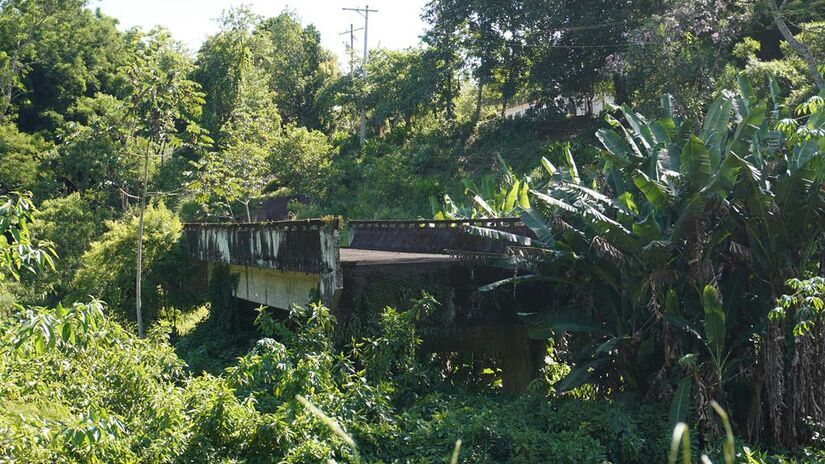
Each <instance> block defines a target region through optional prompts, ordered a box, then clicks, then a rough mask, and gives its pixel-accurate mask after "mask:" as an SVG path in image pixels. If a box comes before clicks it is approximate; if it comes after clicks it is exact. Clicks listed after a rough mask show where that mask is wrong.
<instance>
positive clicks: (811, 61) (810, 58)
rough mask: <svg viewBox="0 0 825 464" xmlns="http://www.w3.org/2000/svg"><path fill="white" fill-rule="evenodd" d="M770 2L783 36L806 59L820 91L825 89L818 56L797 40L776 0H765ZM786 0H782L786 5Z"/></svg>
mask: <svg viewBox="0 0 825 464" xmlns="http://www.w3.org/2000/svg"><path fill="white" fill-rule="evenodd" d="M765 2H766V3H767V4H768V8H770V10H771V15H773V20H774V22H775V23H776V27H778V28H779V32H781V33H782V37H784V38H785V41H786V42H788V44H789V45H790V46H791V48H792V49H794V51H795V52H796V53H798V54H799V56H801V57H802V59H803V60H804V61H805V64H806V65H807V66H808V72H810V73H811V77H812V78H813V79H814V83H816V86H817V87H819V90H820V91H823V90H825V79H823V77H822V75H821V74H819V70H818V69H817V66H816V58H815V57H814V54H813V53H812V52H811V49H810V48H808V46H807V45H805V44H804V43H802V42H800V41H798V40H796V37H794V36H793V34H792V33H791V30H790V29H788V25H787V24H786V23H785V18H784V17H783V16H782V12H781V11H780V7H778V6H776V1H775V0H765ZM784 4H785V2H782V5H784Z"/></svg>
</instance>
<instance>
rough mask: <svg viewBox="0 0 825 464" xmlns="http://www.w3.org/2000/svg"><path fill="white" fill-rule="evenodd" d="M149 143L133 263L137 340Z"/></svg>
mask: <svg viewBox="0 0 825 464" xmlns="http://www.w3.org/2000/svg"><path fill="white" fill-rule="evenodd" d="M149 146H150V145H149V142H147V144H146V154H145V155H144V157H143V192H142V193H141V195H140V215H139V218H138V239H137V259H136V262H135V268H136V269H135V319H137V328H138V338H143V308H141V294H140V293H141V292H140V287H141V281H142V278H141V277H142V276H141V274H142V273H143V215H144V213H145V212H146V193H147V190H148V188H149Z"/></svg>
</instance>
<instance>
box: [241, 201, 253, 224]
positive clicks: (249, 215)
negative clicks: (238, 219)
mask: <svg viewBox="0 0 825 464" xmlns="http://www.w3.org/2000/svg"><path fill="white" fill-rule="evenodd" d="M243 206H244V208H246V222H252V215H251V214H249V200H247V201H246V202H244V204H243Z"/></svg>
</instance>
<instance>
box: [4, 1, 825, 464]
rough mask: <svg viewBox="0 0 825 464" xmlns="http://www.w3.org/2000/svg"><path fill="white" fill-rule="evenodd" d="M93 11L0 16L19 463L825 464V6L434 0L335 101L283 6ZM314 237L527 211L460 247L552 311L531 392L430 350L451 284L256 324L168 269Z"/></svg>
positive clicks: (11, 442)
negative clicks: (259, 231) (310, 229)
mask: <svg viewBox="0 0 825 464" xmlns="http://www.w3.org/2000/svg"><path fill="white" fill-rule="evenodd" d="M93 6H94V5H92V4H91V3H89V2H87V1H84V0H59V1H58V0H6V1H0V462H44V463H45V462H158V463H161V462H287V463H288V462H294V463H312V462H319V463H321V462H330V461H332V462H356V461H360V462H433V463H435V462H446V461H448V460H449V459H450V457H451V455H452V454H453V452H454V450H458V451H457V452H458V461H459V462H489V463H499V462H513V463H538V462H562V463H563V462H576V463H580V462H587V463H589V462H594V463H602V462H616V463H618V462H622V463H624V462H629V463H634V462H639V463H641V462H663V461H665V460H666V459H669V460H670V461H671V462H673V461H674V460H675V459H676V458H677V451H678V445H679V443H682V452H683V453H684V454H683V455H682V456H684V459H685V461H683V462H690V461H691V459H692V458H696V457H698V456H702V455H704V454H706V455H707V456H709V458H707V459H709V460H712V461H713V462H726V463H727V462H732V461H731V460H736V461H739V462H748V463H754V462H755V463H772V464H775V463H783V464H784V463H791V462H823V461H825V451H823V450H825V443H823V439H822V436H823V433H825V401H824V400H823V398H822V395H821V394H820V392H819V390H820V386H821V385H822V384H823V382H825V329H823V327H825V321H823V312H825V304H823V301H825V288H824V287H825V284H823V273H825V228H824V227H825V226H824V224H825V188H824V187H823V185H825V154H824V153H825V93H823V92H825V88H823V87H825V81H823V79H822V75H823V71H825V69H823V66H822V64H823V56H825V39H823V37H825V35H823V33H822V31H823V29H825V23H823V15H825V2H823V1H821V0H784V1H781V2H775V1H773V0H767V1H746V0H701V1H689V2H685V1H677V0H650V1H648V0H645V1H633V2H611V1H605V0H583V1H578V2H559V1H555V0H541V1H534V2H510V3H506V2H492V1H489V0H431V1H429V2H428V3H427V5H426V7H425V8H424V9H423V11H422V18H423V19H424V21H425V23H426V31H424V33H423V35H422V42H421V44H419V46H417V47H413V48H411V49H408V50H403V51H398V50H383V49H379V50H371V51H370V55H369V61H368V62H367V63H363V62H361V61H360V60H359V59H354V58H353V60H352V68H351V70H350V72H349V73H345V72H343V71H342V70H340V69H339V66H338V60H337V57H335V56H333V55H332V54H331V53H330V52H329V51H327V50H325V49H324V48H323V47H322V46H321V40H320V35H319V32H318V30H317V29H316V28H315V27H314V26H313V25H311V24H310V25H305V24H302V23H301V19H300V18H298V17H297V16H296V15H295V14H294V13H292V12H290V11H284V12H282V13H281V14H279V15H277V16H275V17H271V18H264V17H260V16H258V15H255V14H254V13H252V12H251V11H250V10H249V9H247V8H244V7H239V8H235V9H230V10H229V11H226V12H225V13H224V14H223V16H222V17H221V19H220V21H219V30H218V31H217V32H216V33H214V34H212V35H211V36H209V37H208V38H207V39H206V40H205V41H204V43H203V45H202V46H201V47H200V49H199V50H196V51H195V50H186V49H185V47H184V46H183V45H182V44H181V43H179V42H177V41H176V40H175V39H174V38H173V37H172V36H171V34H170V33H169V32H168V31H166V30H164V29H162V28H155V29H152V30H150V31H141V30H139V29H131V30H128V31H121V30H118V28H117V21H116V20H115V19H113V18H110V17H107V16H106V15H104V14H102V13H101V12H99V11H93V10H92V9H91V8H90V7H93ZM364 67H366V71H368V72H367V73H364V72H362V68H364ZM365 74H366V75H368V76H369V77H368V78H366V79H365V78H364V76H365ZM732 89H736V91H732ZM603 100H608V101H613V102H615V103H616V105H615V106H614V105H610V104H609V103H608V104H605V105H602V106H603V108H602V109H601V110H600V109H599V107H598V105H600V104H601V102H602V101H603ZM522 103H523V104H525V105H526V107H527V109H526V110H525V111H523V112H522V111H521V110H519V113H517V114H516V115H515V116H513V117H505V116H506V114H509V113H510V112H511V111H512V110H513V108H512V106H513V105H515V104H522ZM362 110H364V111H365V116H366V133H367V138H366V141H365V143H363V144H360V143H359V140H358V136H357V125H358V122H359V119H360V112H361V111H362ZM323 215H335V216H336V217H337V216H339V215H343V216H344V217H346V218H350V219H369V218H381V219H390V218H404V219H411V218H419V217H420V218H424V217H433V216H435V217H436V218H439V219H452V218H474V217H506V216H514V215H517V216H519V217H520V218H521V220H522V222H523V223H524V224H525V225H526V226H528V227H529V228H530V229H531V230H532V234H533V236H534V237H533V236H531V237H518V236H515V235H513V234H502V233H500V232H499V231H495V230H490V229H484V228H477V227H476V228H474V227H469V228H468V229H467V232H468V233H474V234H478V235H481V236H484V237H487V238H488V239H491V240H504V241H508V240H509V241H511V242H512V241H515V243H512V244H511V245H512V246H510V251H511V252H512V257H511V259H510V260H509V261H508V262H507V266H504V267H506V268H507V271H508V272H512V273H513V274H507V275H512V276H513V277H512V278H509V279H505V280H501V281H498V282H489V283H487V285H484V286H482V287H481V288H479V289H478V291H479V292H507V291H511V290H512V289H513V288H512V286H513V285H519V284H522V283H525V282H527V281H532V283H531V284H530V285H533V284H540V285H543V286H544V287H541V288H543V290H546V292H545V294H548V295H550V294H552V299H553V301H552V302H551V301H544V302H538V303H536V305H535V307H531V308H528V312H529V314H527V313H524V314H522V315H521V316H519V317H522V318H523V320H524V321H525V322H526V323H529V324H532V326H533V327H532V328H533V330H532V332H531V335H532V336H533V337H534V338H536V339H541V340H545V341H546V349H547V351H546V354H547V356H546V361H547V362H546V363H545V366H544V370H543V372H542V373H541V375H540V376H539V378H537V379H536V380H535V381H534V382H533V383H532V384H531V385H530V388H529V389H528V393H527V394H525V395H524V396H522V397H518V398H515V397H509V396H506V395H505V394H504V393H503V391H502V379H501V373H500V372H499V371H497V370H496V368H494V367H490V366H488V365H486V364H485V365H484V369H477V367H478V366H480V365H482V364H484V362H486V361H488V360H487V359H483V360H481V361H483V362H480V361H479V359H477V358H475V359H471V357H466V356H464V355H463V354H456V353H450V354H436V355H433V354H428V353H424V352H423V351H422V350H420V349H419V345H420V343H421V338H423V337H424V336H425V332H426V330H428V329H429V328H431V327H429V326H428V323H430V322H432V321H433V320H439V321H440V320H442V319H444V320H448V319H449V317H450V312H451V311H453V310H454V308H453V307H452V306H451V305H452V301H451V298H452V295H451V292H452V291H453V289H451V288H449V286H448V285H446V284H444V283H443V282H436V283H432V282H423V281H422V282H418V281H413V280H412V279H407V280H406V281H405V280H404V278H399V279H398V280H392V279H386V281H385V282H384V283H383V284H380V283H378V282H368V283H369V284H370V285H369V286H368V288H367V289H366V290H365V291H364V292H363V295H362V296H364V298H363V301H358V302H356V304H355V305H354V307H353V308H352V309H354V312H355V313H356V314H355V316H356V317H354V318H353V321H354V322H352V321H349V320H348V321H347V323H350V322H352V324H353V325H352V326H350V327H343V328H342V327H339V326H338V325H337V322H336V321H335V318H334V317H333V315H332V314H331V313H330V310H329V309H327V308H325V307H323V306H318V305H310V306H307V307H294V308H292V309H291V310H290V311H289V312H288V313H286V312H283V311H281V312H277V311H275V310H271V309H267V308H260V309H259V312H258V313H257V314H258V318H257V321H256V324H255V326H254V327H252V326H251V325H250V324H247V323H246V322H248V321H246V320H245V319H250V321H251V318H250V317H249V315H250V314H252V313H250V311H249V310H250V308H248V307H247V306H244V305H239V304H238V301H236V300H235V298H234V297H233V292H234V286H235V285H236V282H237V280H236V279H237V276H233V275H232V274H231V272H229V269H226V268H220V267H213V268H212V269H211V270H210V273H209V277H211V283H210V284H209V285H208V286H206V288H204V285H203V283H204V282H206V280H207V272H206V270H205V268H204V267H202V266H197V265H195V264H193V263H192V262H190V260H189V259H188V258H187V257H186V256H185V253H184V250H183V245H182V242H181V234H182V227H183V226H182V223H183V222H203V221H205V222H209V221H220V222H245V221H254V220H273V219H284V218H287V217H290V218H291V217H296V216H298V217H309V216H323ZM495 264H496V265H500V264H501V262H497V263H495ZM432 280H446V279H442V278H441V277H440V276H435V277H434V278H433V279H432ZM485 296H487V297H489V298H491V299H494V298H496V297H497V296H501V293H486V295H485ZM506 300H507V299H506V298H504V297H502V298H501V301H506ZM104 301H105V303H104ZM385 305H390V306H389V307H384V306H385ZM548 308H553V310H552V311H551V310H549V309H548ZM510 309H512V308H510ZM342 316H343V315H342ZM133 332H134V333H133ZM485 355H487V354H485ZM493 356H495V355H493ZM488 364H489V363H488ZM491 365H492V364H491ZM467 372H471V374H467ZM296 397H300V398H302V399H300V400H299V399H296ZM720 405H721V406H720ZM674 428H675V429H674ZM688 429H689V430H690V431H691V432H690V433H686V430H688ZM458 439H460V440H461V446H460V447H459V446H458V445H456V440H458ZM746 443H747V444H748V445H749V446H746ZM668 449H670V450H671V452H670V453H669V454H668Z"/></svg>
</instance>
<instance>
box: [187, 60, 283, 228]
mask: <svg viewBox="0 0 825 464" xmlns="http://www.w3.org/2000/svg"><path fill="white" fill-rule="evenodd" d="M266 79H267V76H266V75H265V74H264V73H263V72H262V71H261V70H260V69H258V68H256V67H254V66H251V67H248V68H246V69H245V70H244V71H243V74H242V75H241V77H240V82H239V86H238V95H237V98H236V101H235V102H234V105H235V106H234V107H233V108H232V110H231V112H230V114H229V116H228V119H227V121H226V122H225V123H224V124H223V126H222V127H221V130H220V135H219V140H220V141H219V143H218V144H217V148H218V150H216V151H213V152H210V153H208V154H207V155H206V156H205V157H204V158H203V159H201V160H200V161H199V162H198V163H197V167H198V179H197V180H196V182H195V183H194V185H193V186H194V187H195V188H196V189H197V190H198V191H199V197H200V201H201V202H202V203H203V205H204V206H205V209H206V210H207V213H208V214H215V213H216V212H217V214H219V215H221V216H224V217H229V218H230V219H231V220H233V221H234V220H235V214H234V213H233V211H232V204H233V203H235V202H240V203H241V204H242V205H243V206H244V212H245V219H246V221H247V222H251V221H252V215H251V213H250V210H249V203H250V201H251V200H252V198H254V197H255V196H258V195H260V193H261V191H262V190H263V188H264V187H265V186H266V184H267V182H268V181H269V180H270V179H271V177H272V174H271V172H270V169H269V167H270V164H269V157H270V154H271V152H272V150H273V149H274V146H275V144H276V143H277V141H278V139H279V138H280V137H281V136H282V135H281V117H280V115H279V114H278V112H277V110H276V109H275V104H274V103H273V95H272V93H271V92H270V91H269V88H268V87H267V85H266ZM215 210H217V211H215Z"/></svg>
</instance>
